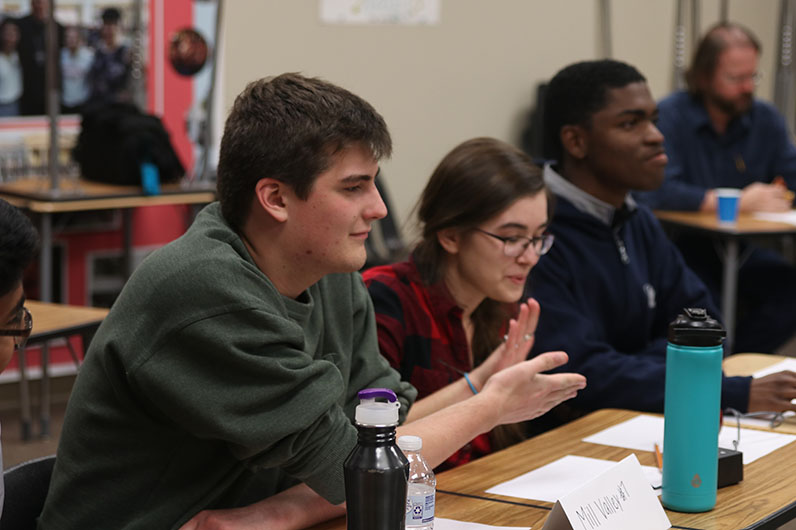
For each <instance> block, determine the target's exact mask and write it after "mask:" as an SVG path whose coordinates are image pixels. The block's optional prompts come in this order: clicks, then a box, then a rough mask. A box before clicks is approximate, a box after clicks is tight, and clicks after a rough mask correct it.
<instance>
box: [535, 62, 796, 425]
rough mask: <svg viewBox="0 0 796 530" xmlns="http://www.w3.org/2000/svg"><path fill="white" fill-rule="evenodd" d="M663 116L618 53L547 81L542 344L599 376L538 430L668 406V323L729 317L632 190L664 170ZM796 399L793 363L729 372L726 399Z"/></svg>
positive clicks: (770, 405)
mask: <svg viewBox="0 0 796 530" xmlns="http://www.w3.org/2000/svg"><path fill="white" fill-rule="evenodd" d="M657 115H658V110H657V106H656V104H655V101H654V100H653V99H652V96H651V95H650V91H649V88H648V86H647V83H646V80H645V79H644V77H643V76H642V75H641V73H639V72H638V71H637V70H636V69H635V68H633V67H632V66H630V65H627V64H625V63H621V62H618V61H612V60H602V61H586V62H581V63H576V64H572V65H570V66H567V67H566V68H564V69H562V70H561V71H559V72H558V73H557V74H556V75H555V77H554V78H553V79H552V80H551V82H550V84H549V85H548V87H547V92H546V99H545V124H544V131H545V133H544V134H545V157H546V158H548V159H549V160H552V163H550V164H547V165H546V166H545V168H544V172H545V182H546V184H547V186H548V187H549V189H550V190H551V191H552V192H553V193H554V194H555V195H556V198H557V200H556V208H555V213H554V215H553V218H552V221H551V224H550V228H549V230H550V232H551V233H552V234H553V235H555V238H556V243H555V245H554V246H553V248H552V249H551V251H550V252H549V253H548V254H547V255H546V256H545V259H544V260H542V261H540V262H539V263H538V264H537V266H536V268H535V269H534V273H533V275H532V276H531V277H530V280H529V283H528V294H530V295H532V296H534V298H536V299H537V300H538V301H539V303H540V304H541V306H542V307H543V308H544V311H543V312H542V313H541V315H540V318H539V325H538V328H537V331H536V342H535V344H534V348H533V353H537V352H541V351H546V350H550V349H562V350H565V351H566V352H567V353H568V355H569V358H570V361H569V362H568V363H567V364H566V365H564V366H563V367H561V368H560V370H571V371H576V372H578V373H581V374H583V375H585V376H586V377H587V379H588V381H589V386H588V387H587V388H586V389H585V390H584V391H583V392H580V393H579V394H578V396H577V397H576V398H575V399H573V400H572V401H570V402H567V403H565V404H563V405H561V406H559V407H558V408H557V409H554V411H551V414H548V415H546V416H545V417H543V418H542V419H541V420H540V421H537V422H535V423H536V429H537V430H544V429H547V428H550V427H552V426H555V425H556V424H558V423H561V422H565V421H568V420H570V419H573V418H575V417H577V416H579V415H582V414H583V413H585V412H588V411H592V410H596V409H600V408H609V407H616V408H624V409H631V410H640V411H651V412H662V411H663V398H664V375H665V361H666V356H665V354H666V342H667V328H668V324H669V323H670V322H671V321H672V320H674V318H675V317H676V316H677V314H678V313H681V312H682V311H683V308H686V307H703V308H706V309H707V311H708V313H709V314H710V315H711V316H713V317H716V318H719V319H720V315H719V312H718V310H717V309H716V306H715V305H714V303H713V301H712V299H711V297H710V295H709V293H708V290H707V289H706V287H705V285H704V284H703V283H702V282H701V281H700V280H699V278H698V277H697V276H696V275H695V274H694V273H693V272H692V271H691V270H690V269H689V268H688V267H687V266H686V265H685V263H684V262H683V259H682V257H681V255H680V253H679V252H678V251H677V249H676V248H675V246H674V245H673V244H672V243H671V242H670V241H669V240H668V239H667V237H666V235H665V234H664V233H663V231H662V229H661V227H660V225H659V224H658V222H657V220H656V219H655V217H654V216H653V215H652V212H650V210H649V209H647V208H646V207H645V206H643V205H639V204H636V202H635V201H634V200H633V198H632V197H631V196H630V192H631V191H632V190H642V191H645V190H652V189H655V188H656V187H657V186H659V185H660V183H661V181H662V180H663V170H664V167H665V166H666V162H667V157H666V154H665V153H664V149H663V135H662V134H661V132H660V131H659V130H658V128H657V127H656V126H655V122H656V120H657ZM794 398H796V374H794V373H793V372H781V373H777V374H772V375H769V376H767V377H763V378H760V379H754V380H753V379H752V378H751V377H724V378H723V380H722V394H721V399H722V406H723V407H732V408H735V409H737V410H739V411H743V412H746V411H777V412H778V411H785V410H794V409H796V406H795V405H793V404H792V403H791V400H792V399H794Z"/></svg>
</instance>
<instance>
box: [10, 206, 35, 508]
mask: <svg viewBox="0 0 796 530" xmlns="http://www.w3.org/2000/svg"><path fill="white" fill-rule="evenodd" d="M38 242H39V239H38V236H37V235H36V229H35V228H33V224H31V222H30V219H28V218H27V217H25V215H24V214H23V213H22V212H21V211H19V210H18V209H17V208H16V207H14V206H12V205H10V204H8V203H7V202H6V201H4V200H3V199H0V372H2V371H3V370H5V368H6V366H8V363H9V362H10V361H11V357H12V356H13V355H14V352H15V351H17V349H19V348H21V347H23V346H24V345H25V341H26V340H27V338H28V336H29V335H30V331H31V329H33V318H32V317H31V315H30V313H29V312H28V310H27V309H26V308H25V292H24V290H23V289H22V274H23V272H24V271H25V268H27V266H28V265H29V264H30V262H31V261H32V260H33V256H34V254H35V253H36V249H37V247H38ZM2 470H3V451H2V445H0V472H2ZM4 499H5V490H4V488H3V481H2V480H0V517H2V514H3V500H4Z"/></svg>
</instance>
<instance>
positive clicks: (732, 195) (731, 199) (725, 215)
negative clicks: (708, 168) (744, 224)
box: [716, 188, 741, 225]
mask: <svg viewBox="0 0 796 530" xmlns="http://www.w3.org/2000/svg"><path fill="white" fill-rule="evenodd" d="M716 197H717V198H718V207H717V211H718V214H719V223H721V224H730V225H731V224H735V223H736V222H737V221H738V201H739V200H740V198H741V190H739V189H735V188H718V189H717V190H716Z"/></svg>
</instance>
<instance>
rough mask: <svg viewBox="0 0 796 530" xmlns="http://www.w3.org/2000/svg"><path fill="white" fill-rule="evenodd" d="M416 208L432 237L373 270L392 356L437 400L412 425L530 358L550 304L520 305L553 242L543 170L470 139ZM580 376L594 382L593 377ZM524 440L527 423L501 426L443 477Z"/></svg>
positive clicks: (420, 408) (458, 457)
mask: <svg viewBox="0 0 796 530" xmlns="http://www.w3.org/2000/svg"><path fill="white" fill-rule="evenodd" d="M416 211H417V215H418V220H419V224H420V229H421V236H420V240H419V242H418V243H417V244H416V246H415V247H414V250H413V252H412V255H411V257H410V259H409V260H408V261H404V262H401V263H396V264H393V265H385V266H380V267H374V268H372V269H369V270H367V271H365V272H364V273H363V277H364V279H365V284H366V285H367V286H368V291H369V292H370V296H371V299H372V300H373V306H374V309H375V311H376V323H377V329H378V335H379V350H380V351H381V354H382V355H383V356H385V357H386V358H387V359H388V360H389V361H390V365H391V366H392V367H393V368H395V369H396V370H398V371H399V372H400V374H401V379H403V380H404V381H409V382H410V383H412V385H413V386H414V387H415V388H416V389H417V391H418V397H419V398H426V399H424V400H423V401H420V402H419V403H417V404H415V405H414V406H413V407H412V408H411V409H409V418H408V419H409V421H411V420H412V419H414V418H416V417H421V416H422V415H424V414H427V413H428V410H426V408H425V407H431V410H432V411H433V410H437V409H439V408H441V407H444V406H447V405H450V404H453V403H456V402H459V401H462V400H464V399H467V398H469V397H471V396H473V395H474V394H476V393H477V392H478V391H479V389H481V388H483V387H484V385H485V384H486V383H487V381H488V380H489V378H490V377H492V376H493V375H494V374H495V373H497V372H499V371H500V370H502V369H504V368H506V367H509V366H512V365H514V364H517V363H518V362H520V361H523V360H525V358H526V357H527V355H528V353H529V352H530V349H531V346H532V345H533V340H534V332H535V330H536V322H537V320H538V318H539V304H538V303H537V302H536V301H535V300H533V299H528V300H527V301H524V302H522V303H518V302H519V300H520V298H521V296H522V293H523V287H524V285H525V280H526V278H527V277H528V273H529V272H530V270H531V268H533V266H534V265H535V264H536V262H537V261H538V260H539V258H540V257H541V256H542V255H543V254H545V253H546V252H547V251H548V250H549V249H550V246H551V245H552V243H553V237H552V236H551V235H549V234H547V233H545V229H546V227H547V222H548V204H547V195H546V193H545V186H544V180H543V179H542V172H541V169H540V168H539V167H538V166H536V165H534V164H533V162H532V161H531V160H530V158H529V157H528V156H527V155H526V154H525V153H523V152H522V151H520V150H519V149H517V148H515V147H513V146H511V145H508V144H506V143H504V142H501V141H499V140H495V139H492V138H475V139H472V140H468V141H466V142H464V143H462V144H460V145H459V146H457V147H456V148H454V149H453V150H452V151H451V152H450V153H448V154H447V155H446V156H445V157H444V158H443V159H442V161H441V162H440V163H439V165H438V166H437V168H436V169H435V170H434V172H433V173H432V175H431V178H430V179H429V181H428V183H427V184H426V187H425V189H424V190H423V193H422V194H421V196H420V200H419V202H418V205H417V208H416ZM504 335H505V339H504ZM547 377H558V376H550V375H538V376H537V378H538V379H539V380H540V383H541V382H542V379H543V378H547ZM569 377H570V378H571V379H572V380H580V381H581V383H582V384H583V385H584V386H585V379H584V378H582V377H580V376H577V375H575V374H569ZM542 412H544V411H542ZM523 438H524V433H523V430H522V428H521V426H520V425H518V424H515V425H505V426H499V427H497V428H496V429H494V430H493V431H491V432H490V433H484V434H483V435H480V436H478V437H477V438H475V439H474V440H472V441H471V442H469V443H468V444H467V445H466V446H465V447H463V448H462V449H461V450H459V451H457V452H456V453H455V454H454V455H452V456H451V457H450V458H449V459H448V460H447V461H446V462H445V463H444V464H443V465H442V466H440V468H439V469H438V470H444V469H446V468H450V467H454V466H456V465H460V464H463V463H466V462H468V461H470V460H472V459H475V458H478V457H480V456H483V455H486V454H489V453H490V452H492V451H493V450H494V449H498V448H502V447H505V446H507V445H509V444H511V443H513V442H517V441H519V440H521V439H523Z"/></svg>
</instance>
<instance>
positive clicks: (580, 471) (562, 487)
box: [435, 455, 661, 528]
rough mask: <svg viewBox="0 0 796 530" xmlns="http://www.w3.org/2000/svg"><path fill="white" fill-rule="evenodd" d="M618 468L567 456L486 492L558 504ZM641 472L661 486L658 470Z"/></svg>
mask: <svg viewBox="0 0 796 530" xmlns="http://www.w3.org/2000/svg"><path fill="white" fill-rule="evenodd" d="M616 464H617V463H616V462H614V461H611V460H600V459H597V458H588V457H585V456H576V455H567V456H565V457H563V458H559V459H558V460H556V461H555V462H550V463H549V464H547V465H545V466H542V467H540V468H538V469H534V470H533V471H529V472H528V473H525V474H524V475H520V476H519V477H516V478H513V479H511V480H508V481H506V482H503V483H501V484H498V485H496V486H493V487H491V488H489V489H488V490H486V492H487V493H494V494H495V495H506V496H509V497H519V498H521V499H532V500H537V501H545V502H556V501H557V500H558V499H560V498H561V497H563V496H565V495H566V494H567V493H570V492H571V491H574V490H576V489H578V488H579V487H581V486H583V485H584V484H586V483H587V482H589V481H590V480H592V479H594V478H596V477H597V476H599V475H601V474H602V473H605V472H606V471H608V470H609V469H611V468H612V467H613V466H615V465H616ZM641 469H642V470H643V471H644V476H645V477H647V480H648V481H649V482H650V485H652V486H660V484H661V473H660V471H658V469H657V468H655V467H651V466H641ZM435 528H436V527H435Z"/></svg>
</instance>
